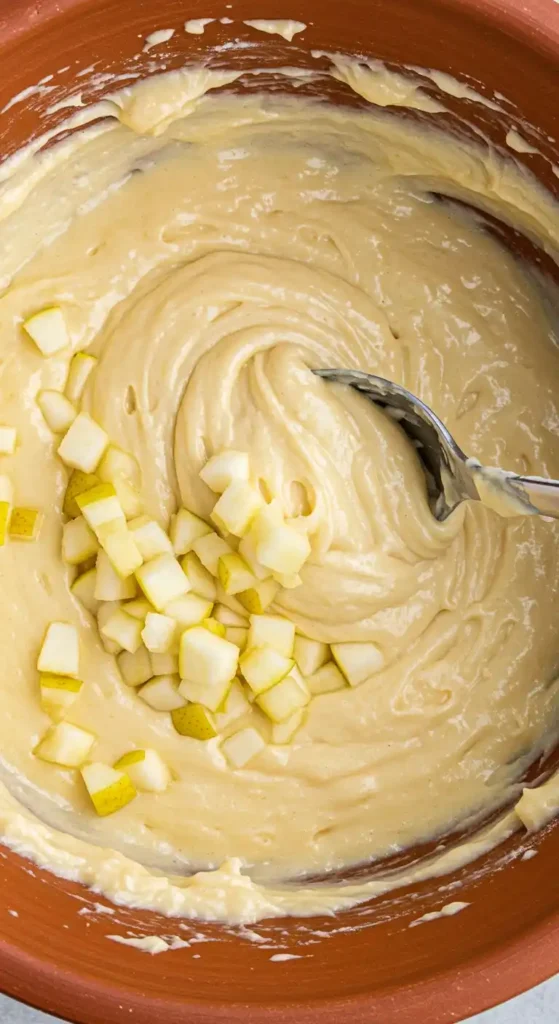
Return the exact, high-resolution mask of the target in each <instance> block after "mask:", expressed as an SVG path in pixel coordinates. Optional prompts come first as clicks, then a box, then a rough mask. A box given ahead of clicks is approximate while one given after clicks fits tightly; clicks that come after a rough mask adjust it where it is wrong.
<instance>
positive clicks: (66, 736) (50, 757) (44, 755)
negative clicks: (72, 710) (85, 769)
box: [33, 722, 96, 768]
mask: <svg viewBox="0 0 559 1024" xmlns="http://www.w3.org/2000/svg"><path fill="white" fill-rule="evenodd" d="M95 739H96V737H95V736H94V734H93V733H91V732H86V730H85V729H80V727H79V726H78V725H70V723H69V722H58V724H57V725H51V727H50V729H48V730H47V732H46V733H45V735H44V736H43V738H42V740H41V741H40V742H39V743H38V744H37V746H36V747H35V749H34V750H33V753H34V754H35V757H39V758H40V759H41V761H49V762H50V764H59V765H60V766H61V767H62V768H79V766H80V764H83V762H84V761H85V760H86V759H87V757H88V756H89V753H90V751H91V748H92V747H93V744H94V743H95Z"/></svg>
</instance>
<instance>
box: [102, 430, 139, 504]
mask: <svg viewBox="0 0 559 1024" xmlns="http://www.w3.org/2000/svg"><path fill="white" fill-rule="evenodd" d="M99 476H100V477H101V480H103V481H104V482H105V483H109V484H112V485H113V487H114V489H115V491H116V493H117V496H118V500H119V501H120V504H121V506H122V510H123V512H124V514H125V516H126V517H127V519H133V518H134V517H135V516H139V515H140V514H141V512H142V498H141V495H140V494H139V487H140V484H141V473H140V467H139V465H138V462H137V461H136V459H135V458H134V456H133V455H131V454H130V453H129V452H124V451H123V450H122V448H118V447H117V446H116V445H114V444H110V445H109V447H108V448H107V450H106V452H105V454H104V456H103V459H102V460H101V464H100V466H99Z"/></svg>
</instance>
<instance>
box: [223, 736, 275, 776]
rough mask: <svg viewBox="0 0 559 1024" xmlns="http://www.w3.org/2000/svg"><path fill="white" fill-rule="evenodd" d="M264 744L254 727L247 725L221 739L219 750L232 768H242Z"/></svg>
mask: <svg viewBox="0 0 559 1024" xmlns="http://www.w3.org/2000/svg"><path fill="white" fill-rule="evenodd" d="M265 746H266V744H265V743H264V740H263V739H262V736H261V735H260V733H259V732H257V730H256V729H253V728H252V727H251V726H247V728H246V729H240V730H239V732H235V733H233V735H232V736H228V737H227V739H225V740H222V742H221V750H222V752H223V754H225V757H226V758H227V760H228V761H229V764H230V765H231V766H232V767H233V768H244V766H245V765H246V764H248V763H249V761H252V759H253V758H254V757H256V755H257V754H259V753H260V751H261V750H263V749H264V747H265Z"/></svg>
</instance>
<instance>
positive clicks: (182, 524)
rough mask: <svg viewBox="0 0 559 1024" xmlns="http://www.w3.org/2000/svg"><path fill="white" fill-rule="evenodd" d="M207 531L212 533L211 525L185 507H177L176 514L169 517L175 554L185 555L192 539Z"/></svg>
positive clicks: (189, 548)
mask: <svg viewBox="0 0 559 1024" xmlns="http://www.w3.org/2000/svg"><path fill="white" fill-rule="evenodd" d="M208 533H213V530H212V528H211V526H208V524H207V523H205V522H204V520H203V519H200V517H199V516H195V515H194V512H189V511H188V509H186V508H179V510H178V512H177V514H176V515H174V516H172V517H171V528H170V536H171V542H172V544H173V548H174V551H175V554H176V555H186V554H187V552H189V551H191V550H192V545H193V544H194V541H196V540H199V538H200V537H205V536H206V534H208ZM193 585H194V581H193Z"/></svg>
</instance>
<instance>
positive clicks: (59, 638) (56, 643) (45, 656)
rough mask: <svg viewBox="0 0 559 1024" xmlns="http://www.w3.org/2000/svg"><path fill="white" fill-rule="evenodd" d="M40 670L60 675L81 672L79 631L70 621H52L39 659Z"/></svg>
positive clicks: (72, 674)
mask: <svg viewBox="0 0 559 1024" xmlns="http://www.w3.org/2000/svg"><path fill="white" fill-rule="evenodd" d="M37 668H38V669H39V672H48V673H53V674H54V675H59V676H73V677H74V678H77V677H78V676H79V674H80V645H79V638H78V631H77V629H76V627H75V626H71V625H70V623H68V622H51V624H50V626H48V628H47V632H46V635H45V639H44V640H43V646H42V647H41V650H40V652H39V659H38V661H37Z"/></svg>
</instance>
